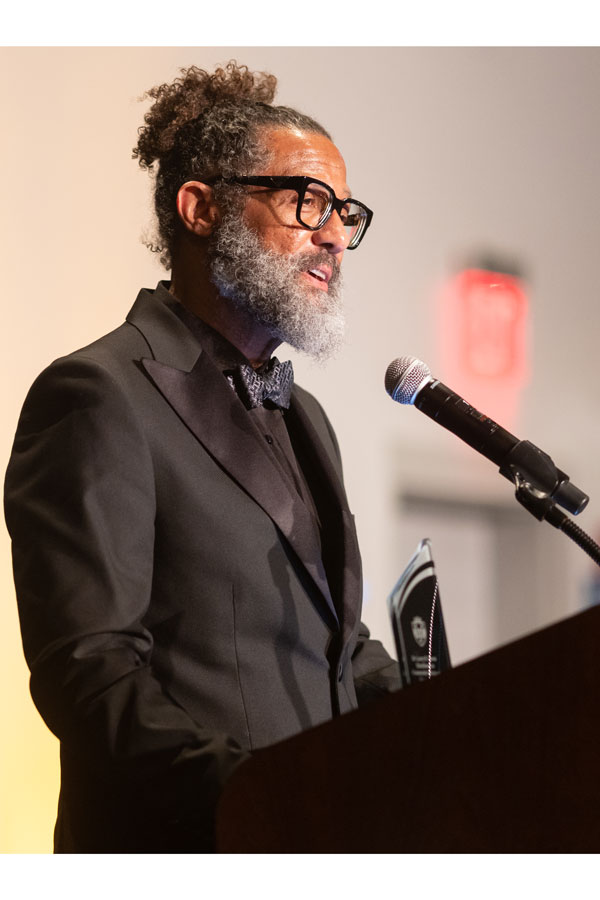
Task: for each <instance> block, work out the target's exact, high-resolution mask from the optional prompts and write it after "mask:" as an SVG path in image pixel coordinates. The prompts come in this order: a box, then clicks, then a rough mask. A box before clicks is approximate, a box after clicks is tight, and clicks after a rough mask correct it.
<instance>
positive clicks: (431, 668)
mask: <svg viewBox="0 0 600 900" xmlns="http://www.w3.org/2000/svg"><path fill="white" fill-rule="evenodd" d="M388 607H389V611H390V616H391V620H392V629H393V632H394V638H395V641H396V650H397V653H398V662H399V664H400V679H401V683H402V684H401V686H402V687H405V686H406V685H409V684H414V683H415V682H418V681H427V680H428V679H430V678H433V676H434V675H439V674H440V672H444V671H446V669H449V668H450V667H451V664H450V654H449V652H448V643H447V640H446V630H445V628H444V618H443V616H442V605H441V601H440V592H439V585H438V579H437V575H436V572H435V565H434V562H433V557H432V555H431V542H430V541H429V540H427V539H425V540H423V541H421V543H420V544H419V546H418V547H417V550H416V552H415V553H414V555H413V556H412V558H411V560H410V562H409V563H408V565H407V567H406V569H405V570H404V572H403V573H402V575H401V576H400V578H399V580H398V582H397V584H396V586H395V588H394V590H393V591H392V593H391V594H390V596H389V597H388Z"/></svg>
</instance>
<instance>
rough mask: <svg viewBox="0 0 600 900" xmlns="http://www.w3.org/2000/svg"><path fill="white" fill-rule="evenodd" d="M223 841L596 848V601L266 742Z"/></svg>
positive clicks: (512, 849) (228, 844) (269, 846)
mask: <svg viewBox="0 0 600 900" xmlns="http://www.w3.org/2000/svg"><path fill="white" fill-rule="evenodd" d="M217 848H218V850H219V851H220V852H224V853H228V852H234V853H279V852H288V853H321V852H330V853H357V852H363V853H419V852H428V853H446V852H467V853H478V852H487V853H520V852H526V853H533V852H539V853H544V852H559V853H560V852H562V853H570V852H580V853H587V852H596V853H597V852H600V607H595V608H593V609H590V610H588V611H586V612H584V613H580V614H579V615H576V616H573V617H572V618H569V619H566V620H564V621H562V622H559V623H558V624H556V625H552V626H551V627H549V628H545V629H544V630H542V631H538V632H536V633H534V634H532V635H529V636H528V637H525V638H523V639H521V640H519V641H516V642H514V643H512V644H509V645H507V646H505V647H501V648H500V649H498V650H495V651H493V652H492V653H489V654H487V655H485V656H483V657H480V658H479V659H476V660H473V661H471V662H468V663H466V664H464V665H462V666H459V667H457V668H455V669H453V670H452V671H450V672H447V673H445V674H443V675H441V676H438V677H437V678H435V679H433V680H432V681H430V682H425V683H422V684H418V685H414V686H413V687H410V688H408V689H405V690H403V691H399V692H398V693H396V694H392V695H390V696H388V697H385V698H383V699H381V700H379V701H377V702H375V703H372V704H371V705H370V706H367V707H365V708H363V709H360V710H358V711H356V712H353V713H350V714H348V715H346V716H342V717H340V718H338V719H336V720H334V721H332V722H329V723H327V724H325V725H322V726H319V727H318V728H314V729H311V730H310V731H306V732H304V733H303V734H300V735H298V736H296V737H293V738H290V739H289V740H287V741H283V742H282V743H280V744H276V745H274V746H272V747H269V748H267V749H264V750H260V751H257V752H256V754H255V755H254V756H253V758H252V759H251V760H250V761H249V762H247V763H245V764H244V765H243V766H241V767H240V769H239V770H238V771H237V772H236V774H235V775H234V777H233V778H232V779H231V781H230V782H229V784H228V786H227V788H226V789H225V791H224V793H223V796H222V799H221V803H220V806H219V811H218V817H217Z"/></svg>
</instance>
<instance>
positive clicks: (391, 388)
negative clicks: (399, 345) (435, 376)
mask: <svg viewBox="0 0 600 900" xmlns="http://www.w3.org/2000/svg"><path fill="white" fill-rule="evenodd" d="M428 381H431V372H430V371H429V367H428V366H426V365H425V363H424V362H422V361H421V360H420V359H416V358H415V357H414V356H401V357H399V358H398V359H395V360H394V361H393V362H391V363H390V364H389V366H388V367H387V371H386V373H385V389H386V391H387V392H388V394H389V395H390V397H391V398H392V400H395V401H396V402H397V403H414V402H415V397H416V396H417V394H418V393H419V391H420V390H421V388H422V387H423V386H424V385H425V384H427V382H428Z"/></svg>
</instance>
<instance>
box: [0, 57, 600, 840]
mask: <svg viewBox="0 0 600 900" xmlns="http://www.w3.org/2000/svg"><path fill="white" fill-rule="evenodd" d="M231 58H235V59H237V60H238V62H240V63H245V64H246V65H248V66H249V67H250V68H252V69H261V70H267V71H272V72H273V73H274V74H275V75H277V77H278V79H279V92H278V98H277V102H279V103H282V104H287V105H291V106H295V107H297V108H299V109H300V110H302V111H304V112H307V113H309V114H310V115H312V116H314V117H315V118H316V119H317V120H319V121H321V122H322V123H323V125H324V126H325V127H326V128H327V129H328V130H329V131H330V132H331V133H332V135H333V137H334V140H335V141H336V143H337V144H338V145H339V147H340V149H341V150H342V153H343V155H344V156H345V159H346V163H347V166H348V177H349V184H350V185H351V187H352V192H353V195H354V196H356V197H357V198H358V199H360V200H362V201H364V202H365V203H366V204H367V205H368V206H369V207H371V208H372V209H373V210H374V212H375V216H374V220H373V224H372V226H371V229H370V231H369V233H368V235H367V237H366V238H365V240H364V242H363V244H362V245H361V247H360V249H359V250H358V251H357V252H356V253H349V254H347V256H346V258H345V260H344V270H345V283H346V303H347V311H348V336H347V342H346V346H345V348H344V350H343V351H342V352H341V353H340V355H339V356H338V357H337V358H336V359H335V360H333V361H332V362H330V363H328V364H327V365H326V366H325V367H321V366H317V365H316V364H314V363H312V362H311V361H310V360H307V359H306V358H303V357H302V356H300V355H298V354H296V353H293V352H290V353H289V356H290V358H292V359H293V362H294V368H295V371H296V376H297V380H298V382H299V383H301V384H302V385H303V386H304V387H306V388H308V389H309V390H311V391H313V392H314V393H315V394H316V395H317V396H318V398H319V399H320V400H321V402H322V403H323V405H324V406H325V408H326V410H327V412H328V414H329V416H330V418H331V420H332V422H333V424H334V427H335V428H336V431H337V434H338V438H339V440H340V444H341V447H342V452H343V456H344V465H345V473H346V486H347V490H348V495H349V498H350V505H351V507H352V508H353V510H354V512H355V515H356V520H357V527H358V532H359V538H360V541H361V547H362V553H363V564H364V574H365V606H364V619H365V621H366V622H367V624H368V625H369V626H370V627H371V630H372V633H373V635H374V636H376V637H378V638H380V639H381V640H382V641H383V642H384V643H385V644H386V646H388V648H389V649H390V650H392V638H391V631H390V629H389V626H388V618H387V607H386V598H387V596H388V594H389V593H390V591H391V589H392V587H393V585H394V584H395V582H396V580H397V579H398V577H399V575H400V573H401V571H402V570H403V568H404V567H405V565H406V563H407V562H408V559H409V558H410V556H411V554H412V553H413V551H414V550H415V548H416V546H417V544H418V542H419V541H420V540H421V539H422V538H424V537H428V538H430V539H431V540H432V543H433V553H434V557H435V558H436V561H437V565H438V574H439V577H440V586H441V598H442V603H443V608H444V615H445V619H446V626H447V631H448V641H449V646H450V654H451V657H452V661H453V663H454V664H455V665H459V664H460V663H461V662H463V661H465V660H467V659H470V658H472V657H475V656H479V655H481V654H483V653H485V652H487V651H489V650H490V649H492V648H494V647H497V646H499V645H501V644H503V643H506V642H507V641H511V640H514V639H516V638H519V637H521V636H523V635H525V634H527V633H529V632H531V631H533V630H535V629H538V628H541V627H544V626H545V625H547V624H549V623H551V622H554V621H556V620H558V619H560V618H563V617H565V616H568V615H572V614H574V613H576V612H577V611H579V610H582V609H584V608H585V607H586V606H587V605H589V604H591V603H593V602H595V599H596V597H597V588H598V575H597V574H596V571H594V570H595V568H597V567H595V566H594V565H593V563H592V562H591V561H590V560H588V558H587V557H586V556H585V555H584V554H583V552H582V551H581V550H579V549H578V548H576V547H575V546H574V545H573V544H571V542H570V541H569V540H568V538H567V537H565V536H564V535H562V534H560V533H559V532H557V531H555V530H554V529H553V528H552V527H551V526H550V525H548V524H546V523H539V522H537V521H536V520H534V519H533V518H532V517H531V516H530V515H529V514H528V513H527V512H525V511H524V510H523V509H522V508H521V507H520V506H518V504H517V503H516V502H515V500H514V496H513V489H512V486H511V485H510V484H509V482H508V481H506V480H505V479H504V478H502V477H501V476H500V475H499V474H498V473H497V471H496V469H495V467H494V466H493V465H492V464H491V463H488V462H487V461H486V460H484V459H482V458H481V457H479V456H478V455H477V454H476V453H475V452H474V451H472V450H470V449H469V448H468V447H467V446H466V445H463V444H461V442H460V441H459V440H458V439H457V438H455V437H454V436H452V435H451V434H449V433H448V432H446V431H444V430H443V429H440V428H439V427H436V425H435V424H434V423H433V422H431V421H430V420H429V419H427V418H426V417H425V416H422V415H421V414H420V413H419V412H417V411H416V410H415V409H413V408H411V407H403V406H400V405H398V404H394V403H393V402H392V401H391V400H390V398H389V397H388V396H387V395H386V393H385V391H384V388H383V380H384V375H385V371H386V368H387V366H388V364H389V363H390V362H391V361H392V360H393V359H395V358H396V357H398V356H403V355H411V356H416V357H419V358H421V359H423V360H424V361H425V362H426V363H427V364H428V366H429V367H430V369H431V371H432V373H433V374H434V375H435V376H436V377H438V378H440V379H441V380H442V381H444V382H445V383H447V384H448V385H449V386H450V387H452V388H453V389H454V390H456V391H457V392H459V393H461V394H462V395H463V396H464V397H465V398H466V399H467V400H468V401H470V402H471V403H472V404H473V405H475V406H477V407H478V408H479V409H481V410H482V411H483V412H485V413H486V414H487V415H488V416H490V417H491V418H493V419H496V420H497V421H498V422H499V423H500V424H501V425H503V426H504V427H505V428H507V429H508V430H510V431H512V432H513V433H515V434H516V435H517V436H518V437H520V438H523V439H528V440H531V441H533V443H535V444H537V445H538V446H539V447H541V448H542V449H543V450H545V451H546V452H547V453H549V454H550V455H551V456H552V458H553V459H554V461H555V462H556V464H557V465H558V466H559V467H560V468H561V469H563V470H564V471H565V472H567V473H568V474H569V475H570V476H571V479H572V481H573V482H574V483H575V484H576V485H577V486H579V487H581V488H582V489H583V490H584V491H585V492H586V493H588V494H589V495H590V497H591V500H590V504H589V508H588V509H587V510H586V511H585V512H584V513H583V515H582V516H581V517H580V520H578V523H579V524H580V525H581V527H583V528H584V529H585V530H586V531H588V532H589V533H590V534H591V535H592V536H593V537H594V538H595V539H599V538H600V470H599V466H598V464H597V458H598V452H599V451H600V422H599V418H598V416H597V413H596V411H597V409H598V405H599V404H598V400H599V393H600V389H599V386H598V372H599V369H600V364H599V363H598V350H597V347H596V343H595V342H596V339H597V335H598V332H599V330H600V309H599V304H598V293H599V292H598V287H597V280H598V278H597V269H598V260H599V247H600V181H599V179H598V172H597V169H598V147H599V145H600V117H599V116H598V108H599V102H598V100H599V86H600V49H598V48H581V47H573V48H558V47H540V48H527V47H514V48H508V47H507V48H498V47H487V48H475V47H472V48H467V47H464V48H440V47H435V48H419V47H410V48H380V47H374V48H363V47H340V48H323V47H318V48H313V47H310V48H302V47H285V48H278V47H267V48H262V47H256V46H255V47H245V48H239V47H209V48H205V49H203V48H198V47H193V48H185V47H172V48H164V47H163V48H160V47H143V48H121V47H112V48H69V47H58V48H51V47H47V48H16V47H15V48H2V49H0V97H1V105H2V110H3V136H4V139H3V141H2V142H1V145H0V159H1V170H2V173H3V179H2V205H1V211H0V240H1V246H2V254H3V266H2V269H3V299H2V313H3V321H4V327H3V328H2V334H1V337H0V340H1V342H2V353H1V358H2V365H3V371H2V378H1V379H0V389H1V390H2V392H3V399H2V416H1V418H0V456H1V462H2V471H4V470H5V468H6V464H7V462H8V457H9V454H10V449H11V444H12V439H13V435H14V431H15V427H16V423H17V418H18V415H19V411H20V408H21V405H22V403H23V400H24V397H25V395H26V392H27V390H28V388H29V386H30V384H31V382H32V381H33V379H34V378H35V377H36V375H37V374H38V373H39V371H40V370H41V369H42V368H43V367H44V366H46V365H47V364H48V363H49V362H51V361H52V360H53V359H55V358H56V357H58V356H60V355H62V354H64V353H67V352H69V351H71V350H73V349H75V348H76V347H80V346H83V345H85V344H87V343H89V342H90V341H91V340H93V339H95V338H96V337H98V336H99V335H100V334H103V333H105V332H107V331H109V330H111V329H112V328H114V327H116V326H117V325H119V324H120V323H121V322H122V320H123V318H124V316H125V314H126V313H127V311H128V310H129V308H130V306H131V305H132V303H133V301H134V299H135V297H136V294H137V292H138V290H139V288H140V287H153V286H154V285H155V283H156V282H157V281H158V280H159V279H160V278H163V277H168V276H167V274H166V273H165V272H164V270H162V269H161V267H160V265H159V263H158V260H157V259H156V258H155V256H154V255H152V254H151V253H150V252H149V251H148V250H146V248H145V247H144V246H143V244H142V235H143V234H144V233H147V232H148V231H150V230H151V228H152V212H151V203H150V189H151V182H150V179H149V177H148V176H147V175H146V174H145V173H144V172H142V171H141V170H139V168H138V166H137V163H136V162H135V161H134V160H133V159H132V158H131V149H132V147H133V146H134V145H135V143H136V140H137V135H136V131H137V128H138V127H139V125H140V124H141V123H142V117H143V114H144V111H145V110H146V109H147V107H148V103H147V102H146V101H144V102H139V101H138V98H140V97H141V95H142V94H143V93H144V91H145V90H147V89H148V88H150V87H152V86H153V85H155V84H159V83H161V82H163V81H171V80H172V79H173V78H174V77H176V76H177V74H178V69H179V68H180V67H182V66H188V65H191V64H196V65H198V66H201V67H203V68H213V67H214V66H215V65H216V64H219V63H225V62H227V61H228V60H229V59H231ZM279 355H280V357H282V356H284V355H288V354H284V353H280V354H279ZM1 527H2V531H1V533H0V592H1V605H0V626H1V627H0V642H1V652H0V667H1V671H0V684H1V686H2V687H1V690H2V711H3V722H4V723H5V726H4V728H3V740H2V741H1V742H0V754H1V757H0V808H1V810H2V813H1V820H0V851H3V852H13V853H18V852H26V853H27V852H29V853H46V852H50V851H51V847H52V829H53V824H54V818H55V811H56V799H57V794H58V783H59V768H58V744H57V741H56V739H55V738H54V737H53V736H52V735H51V734H50V732H49V731H48V729H47V728H46V726H45V725H44V724H43V722H42V720H41V719H40V718H39V716H38V714H37V712H36V710H35V708H34V707H33V704H32V702H31V700H30V698H29V693H28V672H27V669H26V666H25V663H24V660H23V656H22V649H21V643H20V636H19V627H18V618H17V612H16V604H15V598H14V589H13V585H12V575H11V566H10V541H9V538H8V535H7V533H6V529H5V528H4V525H2V526H1ZM557 664H559V662H558V661H557Z"/></svg>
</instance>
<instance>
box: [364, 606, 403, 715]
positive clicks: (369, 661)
mask: <svg viewBox="0 0 600 900" xmlns="http://www.w3.org/2000/svg"><path fill="white" fill-rule="evenodd" d="M352 671H353V673H354V687H355V690H356V698H357V700H358V705H359V706H362V705H364V704H365V703H370V702H371V701H372V700H376V699H377V698H378V697H382V696H383V695H384V694H389V693H391V692H392V691H397V690H399V689H400V687H401V682H400V668H399V666H398V663H397V662H396V661H395V660H394V659H392V657H391V656H390V655H389V653H388V652H387V650H386V649H385V647H384V646H383V644H382V643H381V642H380V641H375V640H373V639H372V638H371V636H370V633H369V629H368V628H367V626H366V625H365V624H364V623H363V622H361V623H360V627H359V630H358V639H357V641H356V648H355V650H354V653H353V655H352Z"/></svg>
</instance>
